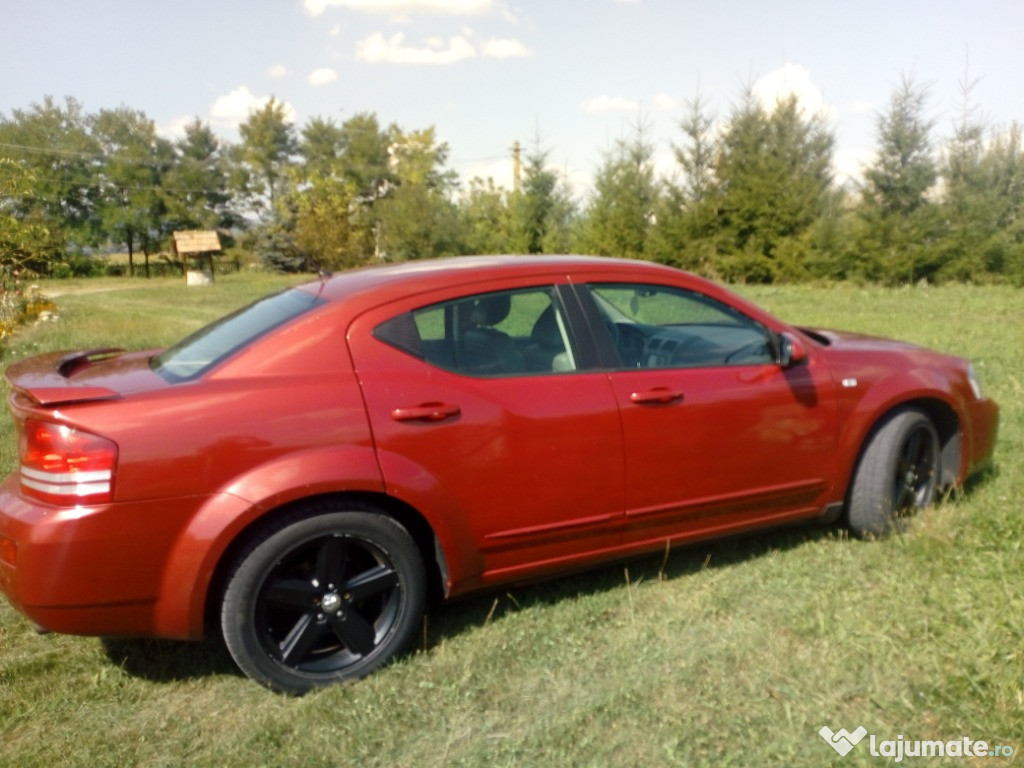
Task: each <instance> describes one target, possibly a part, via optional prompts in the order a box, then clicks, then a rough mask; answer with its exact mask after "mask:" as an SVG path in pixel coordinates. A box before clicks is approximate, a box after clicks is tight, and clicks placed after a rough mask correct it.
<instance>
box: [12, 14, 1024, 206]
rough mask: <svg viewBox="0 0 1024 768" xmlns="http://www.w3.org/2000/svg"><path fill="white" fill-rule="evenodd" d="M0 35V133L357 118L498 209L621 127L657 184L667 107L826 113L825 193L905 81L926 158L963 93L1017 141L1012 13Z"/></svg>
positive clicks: (651, 17) (1021, 25) (354, 21)
mask: <svg viewBox="0 0 1024 768" xmlns="http://www.w3.org/2000/svg"><path fill="white" fill-rule="evenodd" d="M0 18H2V19H3V21H2V24H0V28H2V30H3V38H2V39H3V44H2V45H0V113H3V114H4V115H10V113H11V110H13V109H19V108H25V107H28V106H29V105H30V104H31V103H32V102H38V101H40V100H41V99H42V98H43V97H44V96H47V95H51V96H54V97H56V98H58V99H62V98H63V97H64V96H73V97H75V98H76V99H78V100H79V101H80V102H81V103H82V104H83V106H84V107H85V109H86V111H88V112H96V111H98V110H100V109H102V108H106V107H117V106H121V105H125V106H128V107H132V108H134V109H140V110H142V111H144V112H145V113H146V114H147V115H148V116H149V117H150V118H152V119H153V120H154V121H155V122H156V123H157V126H158V128H159V130H160V131H161V132H162V133H163V134H164V135H167V136H170V137H174V136H177V135H180V130H181V126H182V125H183V124H184V123H186V122H188V121H190V120H192V119H193V118H195V117H199V118H201V119H202V120H204V121H207V122H209V123H210V124H211V125H212V126H213V127H214V129H215V130H216V131H217V132H218V133H220V134H221V135H223V136H224V137H226V138H228V139H230V140H232V141H234V140H237V135H238V134H237V125H238V123H239V122H240V121H242V120H244V119H245V117H246V115H247V114H248V112H249V111H250V110H251V109H253V108H258V107H259V106H261V105H262V103H263V102H264V101H265V100H266V99H267V98H269V97H270V96H271V95H273V96H275V97H276V98H278V99H279V100H280V101H282V102H284V103H285V104H286V105H287V106H288V107H289V109H290V110H291V111H292V114H294V116H295V121H296V124H297V125H298V126H299V127H301V126H302V125H303V124H304V123H305V122H306V121H307V120H309V119H310V118H312V117H323V118H331V119H334V120H336V121H337V122H339V123H340V122H343V121H344V120H346V119H348V118H349V117H351V116H353V115H355V114H357V113H360V112H374V113H376V114H377V116H378V118H379V119H380V121H381V122H382V124H388V123H392V122H393V123H397V124H398V125H399V126H401V127H402V128H404V129H406V130H418V129H422V128H427V127H430V126H433V127H434V128H435V129H436V131H437V134H438V137H439V138H440V139H441V140H443V141H446V142H447V143H448V144H449V147H450V163H449V164H450V166H451V167H452V168H454V169H455V170H456V171H458V172H459V174H460V177H461V178H462V179H463V181H467V180H468V179H469V178H471V177H472V176H483V177H486V176H492V177H493V178H494V179H495V181H496V182H497V183H499V184H500V185H503V186H506V187H509V186H511V154H510V147H511V145H512V143H513V142H514V141H516V140H519V141H520V142H522V143H523V145H524V146H525V147H526V148H527V149H529V148H531V147H534V146H536V144H537V140H538V138H539V140H540V146H541V147H542V148H543V149H545V150H547V151H549V162H550V164H551V165H553V166H556V167H557V168H559V169H560V170H562V171H564V172H565V174H566V175H567V176H568V177H569V178H570V180H571V181H572V183H573V185H574V187H575V188H576V189H577V190H585V188H586V186H587V184H588V183H589V181H590V180H592V178H593V175H594V172H595V171H596V169H597V168H598V167H599V165H600V163H601V159H602V156H603V153H604V152H606V151H607V150H608V149H609V148H610V147H611V146H612V145H613V144H614V142H615V140H616V139H618V138H621V137H624V136H628V135H629V134H630V132H631V130H632V129H631V125H633V124H635V123H636V122H637V121H638V119H642V120H643V121H645V122H646V123H647V124H648V125H649V128H650V138H651V139H652V140H653V141H654V143H655V146H656V156H657V163H658V167H659V168H661V169H663V170H664V171H666V172H669V171H671V169H672V160H671V151H672V143H673V142H676V143H679V142H681V141H682V133H681V131H680V129H679V127H678V126H679V120H680V119H681V118H682V117H683V115H684V114H685V103H686V101H687V100H689V99H693V98H694V97H695V96H697V95H698V93H699V94H701V95H702V96H703V98H704V99H705V101H706V102H707V104H708V106H709V108H710V111H711V112H712V113H714V114H715V115H716V116H717V117H718V118H719V120H721V121H724V120H725V119H726V118H727V117H728V114H729V110H730V108H731V106H732V105H733V104H734V103H736V102H737V101H738V100H739V99H740V97H741V95H742V92H743V90H744V88H745V87H746V86H752V87H754V88H755V91H756V92H757V93H759V94H761V95H763V98H765V99H767V100H769V101H773V100H774V98H775V97H776V96H777V95H778V93H779V92H780V90H781V91H786V90H793V91H795V92H796V93H797V94H798V96H800V98H801V99H802V100H803V102H804V103H805V104H807V105H808V107H809V108H811V109H813V110H824V113H825V114H827V115H828V116H829V119H830V120H831V121H832V125H833V128H834V131H835V133H836V136H837V153H836V165H837V172H838V174H839V176H840V177H845V176H848V175H851V174H855V173H856V169H857V167H858V164H859V163H861V162H863V161H865V160H868V159H870V154H871V151H872V150H873V148H874V147H875V145H876V127H875V126H876V120H877V115H878V113H879V111H882V110H884V109H885V107H886V105H887V103H888V101H889V98H890V97H891V95H892V93H893V91H894V89H895V88H896V86H897V85H898V83H899V82H900V79H901V77H903V76H904V75H912V76H913V77H914V79H915V81H916V82H918V83H920V84H922V85H927V86H928V88H929V94H930V97H929V102H928V106H929V115H930V116H931V117H933V118H934V119H935V120H936V127H935V134H934V135H935V138H936V139H937V140H939V139H941V138H943V137H946V136H948V135H949V134H950V133H951V132H952V128H953V125H954V123H955V121H956V120H957V119H958V116H959V114H960V110H961V104H962V94H961V84H962V83H963V82H965V80H969V81H972V82H973V81H976V85H975V86H974V88H973V90H972V93H971V99H972V102H973V104H974V105H975V106H976V108H977V110H978V116H979V117H983V118H984V119H986V120H987V121H989V122H990V123H991V125H992V126H993V129H995V130H999V129H1005V128H1006V127H1007V126H1008V125H1009V124H1010V123H1011V122H1012V121H1014V120H1021V121H1024V98H1022V97H1024V83H1022V80H1024V48H1022V47H1021V37H1020V36H1021V33H1022V31H1024V6H1022V5H1020V3H1019V2H1017V1H1016V0H967V1H964V0H955V1H954V0H931V1H927V2H926V1H924V0H857V1H856V2H852V1H851V2H838V1H836V0H817V2H813V1H810V0H763V1H761V2H753V1H752V0H732V1H731V2H730V1H729V0H718V1H717V2H713V1H712V0H702V1H701V2H691V1H690V0H630V1H625V0H274V2H271V1H270V0H174V2H167V1H166V0H0Z"/></svg>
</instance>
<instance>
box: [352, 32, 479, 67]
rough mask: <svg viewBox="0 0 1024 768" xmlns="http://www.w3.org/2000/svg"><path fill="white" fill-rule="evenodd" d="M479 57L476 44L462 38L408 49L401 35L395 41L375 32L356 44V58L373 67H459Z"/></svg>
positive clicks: (403, 36) (395, 37) (437, 39)
mask: <svg viewBox="0 0 1024 768" xmlns="http://www.w3.org/2000/svg"><path fill="white" fill-rule="evenodd" d="M476 55H477V53H476V49H475V48H474V47H473V44H472V43H470V42H469V40H467V39H466V38H465V37H463V36H462V35H456V36H455V37H453V38H451V39H449V40H448V41H447V42H445V41H444V40H441V39H439V38H432V39H431V40H428V41H427V43H426V46H425V47H422V48H415V47H413V46H409V45H406V44H405V35H404V34H403V33H401V32H397V33H395V34H394V35H392V36H391V37H385V36H384V35H383V34H381V33H380V32H375V33H374V34H372V35H370V36H369V37H367V38H366V39H364V40H360V41H359V42H358V43H356V58H357V59H359V60H361V61H366V62H369V63H371V64H455V63H457V62H460V61H464V60H465V59H472V58H474V57H475V56H476Z"/></svg>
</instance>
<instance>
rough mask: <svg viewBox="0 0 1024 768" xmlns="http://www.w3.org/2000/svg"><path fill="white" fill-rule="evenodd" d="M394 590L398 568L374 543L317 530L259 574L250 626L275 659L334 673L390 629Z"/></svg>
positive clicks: (396, 599)
mask: <svg viewBox="0 0 1024 768" xmlns="http://www.w3.org/2000/svg"><path fill="white" fill-rule="evenodd" d="M401 596H402V595H401V585H400V582H399V578H398V573H397V571H396V569H395V567H394V564H393V563H392V562H391V558H390V557H388V555H387V553H386V552H385V551H384V550H382V549H381V548H380V547H378V546H376V545H374V544H372V543H371V542H368V541H365V540H363V539H357V538H354V537H352V536H347V535H340V534H339V535H330V536H319V537H317V538H315V539H311V540H310V541H308V542H305V543H303V544H301V545H299V546H298V547H295V548H294V549H292V550H291V551H289V552H288V553H287V554H285V555H284V556H283V557H282V558H281V559H280V560H278V561H277V563H276V564H275V565H274V566H273V568H271V570H270V572H269V573H268V574H267V577H266V579H264V581H263V584H262V586H261V587H260V590H259V593H258V595H257V597H256V615H255V621H256V632H257V634H258V636H259V639H260V642H261V643H262V644H263V647H264V648H265V649H266V651H267V653H268V654H269V655H270V656H271V658H273V659H275V660H276V661H277V662H279V663H280V664H282V665H284V666H286V667H289V668H291V669H295V670H299V671H301V672H308V673H313V674H317V673H319V674H330V673H336V672H339V671H343V670H345V669H347V668H348V667H351V666H353V665H355V664H358V663H360V662H361V661H363V660H364V659H365V658H366V657H367V656H370V655H371V654H372V653H373V651H374V650H375V649H376V648H377V647H378V646H380V644H381V642H382V641H383V640H384V639H385V638H386V637H387V636H388V635H389V633H390V632H392V631H393V629H394V627H395V625H396V624H397V622H398V616H399V612H400V603H401Z"/></svg>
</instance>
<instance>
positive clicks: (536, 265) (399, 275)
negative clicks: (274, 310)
mask: <svg viewBox="0 0 1024 768" xmlns="http://www.w3.org/2000/svg"><path fill="white" fill-rule="evenodd" d="M609 269H611V270H617V269H623V270H627V271H628V270H630V269H632V270H639V271H652V272H663V273H667V274H672V275H675V276H677V277H678V276H680V275H681V274H682V273H681V272H680V271H679V270H677V269H673V268H671V267H666V266H664V265H659V264H652V263H651V262H645V261H637V260H632V259H617V258H610V257H606V256H574V255H562V256H549V255H543V256H538V255H500V256H455V257H450V258H440V259H424V260H422V261H406V262H402V263H400V264H381V265H379V266H367V267H362V268H360V269H354V270H352V271H349V272H341V273H338V274H335V275H331V276H330V277H327V278H325V279H324V280H322V281H320V282H312V283H308V284H306V285H305V286H302V287H303V288H305V289H306V290H309V291H315V292H317V293H318V294H320V295H321V296H323V297H324V298H326V299H329V300H333V299H340V298H345V299H348V300H351V299H352V298H354V297H355V296H357V295H359V294H362V293H366V292H372V293H374V294H378V295H379V294H381V292H384V293H392V292H393V293H394V295H395V297H397V296H399V295H402V294H410V293H419V292H420V291H429V290H433V289H436V288H443V287H446V286H450V285H452V284H453V283H460V284H465V283H472V282H478V281H483V280H490V279H501V278H505V277H524V276H527V275H538V276H539V275H565V274H570V273H572V274H587V273H595V272H601V271H606V270H609Z"/></svg>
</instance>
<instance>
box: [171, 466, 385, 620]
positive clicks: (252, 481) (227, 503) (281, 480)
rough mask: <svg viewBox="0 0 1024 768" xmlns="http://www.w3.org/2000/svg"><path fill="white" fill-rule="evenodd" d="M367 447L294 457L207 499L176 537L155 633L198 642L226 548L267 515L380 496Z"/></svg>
mask: <svg viewBox="0 0 1024 768" xmlns="http://www.w3.org/2000/svg"><path fill="white" fill-rule="evenodd" d="M383 490H384V485H383V480H382V478H381V474H380V469H379V467H378V465H377V461H376V457H375V456H374V453H373V450H372V448H369V447H343V448H335V449H320V450H313V451H301V452H297V453H292V454H288V455H287V456H282V457H279V458H277V459H275V460H274V461H271V462H269V463H266V464H262V465H259V466H256V467H254V468H252V469H250V470H248V471H247V472H245V473H244V474H243V475H241V476H238V477H235V478H233V479H232V480H231V481H230V482H229V483H228V484H227V485H226V486H225V487H224V488H222V489H220V491H219V492H218V493H215V494H213V495H212V496H210V497H208V498H207V499H206V500H205V501H204V502H203V503H202V505H201V506H200V507H199V509H198V510H197V511H196V513H195V514H194V515H193V516H192V518H191V519H190V520H189V523H188V525H187V526H185V528H184V529H183V530H182V531H181V533H180V535H179V536H178V537H177V540H176V541H175V543H174V546H173V547H172V549H171V551H170V554H169V556H168V558H167V562H166V567H165V568H164V573H163V579H162V582H161V589H160V592H159V598H158V601H157V605H156V609H155V614H154V624H155V630H156V632H157V633H158V634H160V635H163V636H167V637H178V638H182V639H198V638H199V637H201V636H202V634H203V619H204V612H205V608H206V597H207V592H208V591H209V589H210V583H211V581H212V579H213V574H214V572H215V571H216V569H217V566H218V564H219V563H220V561H221V559H222V558H223V557H224V553H225V552H226V551H227V550H228V547H230V546H231V544H232V543H233V542H234V541H235V540H236V539H237V538H238V536H239V535H241V534H242V532H243V531H245V530H246V529H247V528H248V527H249V526H250V525H252V524H254V523H255V522H257V521H258V520H259V519H260V518H261V517H262V516H263V515H265V514H267V513H268V512H269V511H271V510H273V509H277V508H278V507H280V506H282V505H284V504H288V503H291V502H295V501H300V500H302V499H304V498H310V497H313V496H320V495H324V494H331V493H346V492H349V493H351V492H362V493H381V492H383Z"/></svg>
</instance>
